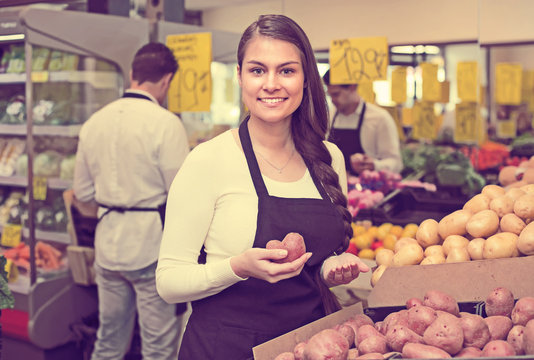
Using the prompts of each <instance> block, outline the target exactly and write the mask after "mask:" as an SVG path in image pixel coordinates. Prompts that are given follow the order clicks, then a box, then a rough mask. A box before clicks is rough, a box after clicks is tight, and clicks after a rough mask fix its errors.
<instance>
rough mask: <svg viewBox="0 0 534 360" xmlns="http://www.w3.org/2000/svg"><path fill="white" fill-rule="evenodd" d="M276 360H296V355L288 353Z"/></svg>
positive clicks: (280, 355)
mask: <svg viewBox="0 0 534 360" xmlns="http://www.w3.org/2000/svg"><path fill="white" fill-rule="evenodd" d="M274 360H295V355H293V353H292V352H289V351H286V352H283V353H281V354H279V355H278V356H277V357H275V358H274Z"/></svg>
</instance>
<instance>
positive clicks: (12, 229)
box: [0, 224, 22, 247]
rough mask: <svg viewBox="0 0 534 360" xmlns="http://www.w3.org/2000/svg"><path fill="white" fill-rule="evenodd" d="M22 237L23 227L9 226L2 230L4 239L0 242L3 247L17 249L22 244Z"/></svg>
mask: <svg viewBox="0 0 534 360" xmlns="http://www.w3.org/2000/svg"><path fill="white" fill-rule="evenodd" d="M21 237H22V226H21V225H15V224H7V225H5V226H4V228H3V229H2V238H1V239H0V242H1V243H2V246H8V247H15V246H17V245H18V244H20V239H21Z"/></svg>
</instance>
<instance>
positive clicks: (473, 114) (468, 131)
mask: <svg viewBox="0 0 534 360" xmlns="http://www.w3.org/2000/svg"><path fill="white" fill-rule="evenodd" d="M477 119H478V105H477V104H476V103H472V102H461V103H459V104H456V122H455V126H454V141H455V142H459V143H461V142H476V141H477V139H478V120H477Z"/></svg>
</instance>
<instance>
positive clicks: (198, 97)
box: [167, 33, 212, 113]
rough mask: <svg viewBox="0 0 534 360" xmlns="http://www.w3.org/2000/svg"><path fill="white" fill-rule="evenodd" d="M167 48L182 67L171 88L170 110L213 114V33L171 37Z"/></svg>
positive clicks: (169, 95) (169, 97) (169, 94)
mask: <svg viewBox="0 0 534 360" xmlns="http://www.w3.org/2000/svg"><path fill="white" fill-rule="evenodd" d="M167 46H168V47H169V48H170V49H171V50H172V52H173V53H174V56H175V57H176V59H177V60H178V63H179V64H180V67H179V69H178V72H177V74H176V75H175V76H174V78H173V79H172V81H171V84H170V87H169V92H168V106H169V110H170V111H172V112H176V113H179V112H183V111H210V106H211V87H212V84H211V60H212V48H211V33H197V34H182V35H169V36H167Z"/></svg>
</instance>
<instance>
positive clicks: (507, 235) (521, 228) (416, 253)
mask: <svg viewBox="0 0 534 360" xmlns="http://www.w3.org/2000/svg"><path fill="white" fill-rule="evenodd" d="M533 219H534V184H529V185H524V186H522V187H511V188H508V189H506V188H503V187H501V186H499V185H486V186H485V187H484V188H483V189H482V191H481V193H480V194H477V195H475V196H473V197H472V198H471V199H470V200H468V201H467V202H466V203H465V204H464V206H463V208H462V209H460V210H457V211H454V212H453V213H451V214H448V215H446V216H445V217H443V218H442V219H441V220H440V221H439V222H438V221H436V220H434V219H426V220H424V221H423V222H421V224H419V227H418V229H417V232H416V234H415V237H413V238H410V237H402V238H400V239H398V240H397V242H396V243H395V247H394V249H393V250H390V249H381V250H380V251H378V252H377V254H376V258H375V260H376V263H377V265H378V267H377V268H376V270H375V271H374V272H373V276H372V281H371V283H372V285H373V286H374V284H376V282H377V281H378V280H379V279H380V276H382V274H383V273H384V271H385V269H386V268H387V267H389V266H403V265H418V264H421V265H428V264H442V263H446V262H447V263H450V262H461V261H470V260H483V259H498V258H509V257H515V256H524V255H534V221H532V220H533Z"/></svg>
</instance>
